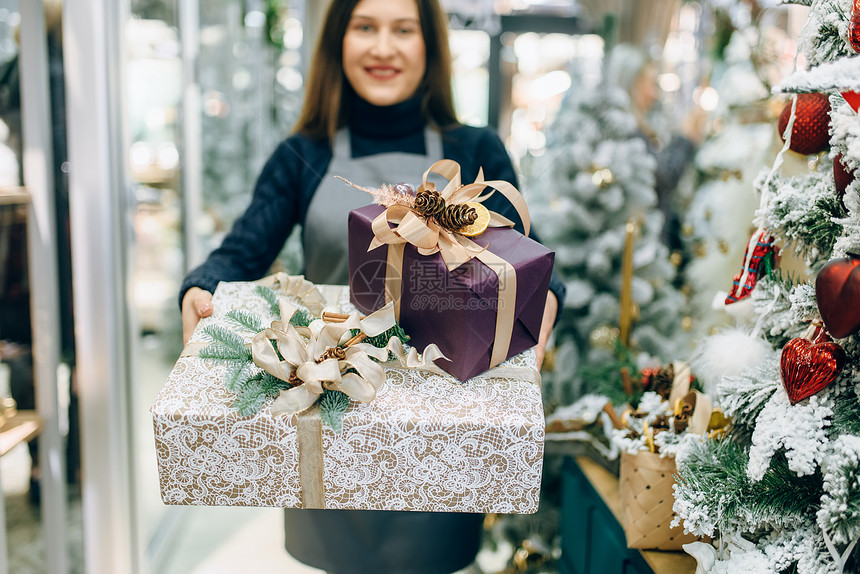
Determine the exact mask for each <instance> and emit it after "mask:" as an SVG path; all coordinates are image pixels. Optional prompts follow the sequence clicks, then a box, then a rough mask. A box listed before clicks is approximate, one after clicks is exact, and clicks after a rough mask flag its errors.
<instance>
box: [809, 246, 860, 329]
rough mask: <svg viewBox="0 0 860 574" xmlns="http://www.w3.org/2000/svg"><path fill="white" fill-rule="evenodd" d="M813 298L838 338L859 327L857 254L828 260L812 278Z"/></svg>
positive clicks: (858, 269)
mask: <svg viewBox="0 0 860 574" xmlns="http://www.w3.org/2000/svg"><path fill="white" fill-rule="evenodd" d="M815 299H816V300H817V301H818V312H819V313H821V318H822V319H824V326H825V327H827V330H828V331H829V332H830V334H831V335H832V336H834V337H836V338H837V339H841V338H842V337H847V336H848V335H850V334H852V333H855V332H856V331H857V330H858V329H860V257H858V256H856V255H849V256H848V257H842V258H839V259H833V260H831V261H828V262H827V263H826V264H825V265H824V267H822V268H821V271H819V272H818V276H817V277H816V278H815Z"/></svg>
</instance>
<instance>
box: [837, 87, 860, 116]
mask: <svg viewBox="0 0 860 574" xmlns="http://www.w3.org/2000/svg"><path fill="white" fill-rule="evenodd" d="M840 93H841V94H842V97H843V98H845V101H846V102H848V105H849V106H851V109H852V110H854V111H855V112H856V111H860V93H857V92H840Z"/></svg>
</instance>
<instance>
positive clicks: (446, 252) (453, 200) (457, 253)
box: [344, 159, 531, 367]
mask: <svg viewBox="0 0 860 574" xmlns="http://www.w3.org/2000/svg"><path fill="white" fill-rule="evenodd" d="M431 173H436V174H438V175H441V176H442V177H444V178H445V179H447V180H448V184H447V185H446V186H445V188H444V189H443V190H442V191H441V192H439V193H440V195H441V197H442V199H444V201H445V204H446V205H457V204H461V203H466V202H479V203H482V202H484V201H485V200H486V199H487V198H489V197H490V196H491V195H492V194H493V193H494V191H498V192H500V193H501V194H502V195H504V196H505V197H506V198H507V199H508V201H510V202H511V204H512V205H513V206H514V209H516V211H517V214H518V215H519V216H520V219H521V220H522V222H523V228H524V231H525V234H526V235H528V233H529V229H530V228H531V218H530V217H529V211H528V208H527V207H526V202H525V199H523V196H522V195H521V194H520V192H519V191H517V188H515V187H514V186H513V185H511V184H510V183H509V182H507V181H502V180H490V181H485V180H484V171H483V169H481V170H479V172H478V177H477V179H476V180H475V182H474V183H470V184H466V185H462V184H461V178H460V164H458V163H457V162H455V161H452V160H449V159H443V160H440V161H437V162H436V163H434V164H433V165H431V166H430V168H429V169H428V170H427V171H425V172H424V176H423V182H422V184H421V186H420V187H419V188H418V190H417V191H419V192H420V191H421V190H422V189H430V188H433V184H432V183H429V182H428V181H427V177H428V176H429V175H430V174H431ZM344 181H346V180H344ZM347 183H349V184H350V185H353V187H356V188H357V189H362V190H364V188H362V187H359V186H356V185H355V184H352V183H351V182H347ZM486 187H490V188H492V189H493V190H494V191H491V192H490V193H487V194H486V195H479V194H480V193H481V192H482V191H483V190H484V188H486ZM364 191H368V190H364ZM488 211H489V210H488ZM489 214H490V222H489V224H488V227H513V226H514V223H513V222H512V221H511V220H509V219H507V218H505V217H503V216H502V215H499V214H498V213H496V212H494V211H489ZM392 224H393V225H394V227H391V225H392ZM371 228H372V230H373V234H374V237H373V240H372V241H371V243H370V246H369V247H368V249H367V250H368V251H371V250H373V249H376V248H377V247H381V246H382V245H388V254H387V272H386V277H385V299H386V301H393V302H394V315H395V317H396V318H397V319H399V318H400V294H401V290H402V270H403V252H404V248H405V246H406V244H407V243H409V244H412V245H414V246H415V247H416V248H417V249H418V253H420V254H421V255H432V254H434V253H439V254H440V255H441V257H442V260H443V261H444V262H445V265H446V266H447V267H448V270H449V271H453V270H454V269H456V268H457V267H459V266H460V265H462V264H464V263H466V262H467V261H469V260H470V259H473V258H476V259H478V260H479V261H481V262H482V263H483V264H484V265H486V266H487V267H488V268H490V269H491V270H492V271H493V272H494V273H495V274H496V275H497V276H498V279H499V296H498V297H499V302H498V308H497V309H498V310H497V316H496V327H495V334H494V338H493V341H494V343H493V350H492V353H491V355H490V365H489V366H490V367H494V366H496V365H498V364H499V363H501V362H502V361H504V360H505V359H506V358H507V356H508V350H509V348H510V343H511V336H512V335H513V328H514V321H515V318H516V317H515V314H514V309H515V308H516V301H517V276H516V270H515V269H514V267H513V265H511V264H510V263H508V262H507V261H505V260H504V259H503V258H501V257H499V256H498V255H495V254H494V253H492V252H490V251H489V250H488V249H487V248H485V247H482V246H480V245H478V244H477V243H475V242H474V241H472V240H471V239H469V238H468V237H465V236H464V235H461V234H460V233H457V232H455V231H451V230H449V229H446V228H444V227H442V226H440V225H439V224H438V222H436V220H435V219H434V218H432V217H423V216H422V215H420V214H419V213H418V212H417V211H416V210H415V209H413V208H410V207H409V206H407V205H402V204H394V205H388V206H386V209H385V211H384V212H382V213H381V214H379V215H378V216H377V217H376V219H374V220H373V223H372V224H371Z"/></svg>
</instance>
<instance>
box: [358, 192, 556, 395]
mask: <svg viewBox="0 0 860 574" xmlns="http://www.w3.org/2000/svg"><path fill="white" fill-rule="evenodd" d="M383 211H385V208H384V207H383V206H381V205H369V206H367V207H362V208H360V209H355V210H353V211H351V212H350V214H349V287H350V299H351V301H352V304H353V305H355V306H356V308H357V309H359V310H360V311H361V312H362V313H371V312H373V311H375V310H377V309H379V308H380V307H382V306H383V305H384V304H385V277H386V271H387V266H388V263H387V254H388V249H389V246H388V245H382V246H381V247H378V248H376V249H374V250H372V251H368V250H367V248H368V246H369V245H370V242H371V241H372V240H373V230H372V229H371V224H372V223H373V220H374V219H375V218H376V217H377V216H378V215H379V214H381V213H382V212H383ZM471 239H472V240H473V241H474V242H475V243H477V244H478V245H480V246H482V247H485V246H488V250H489V251H491V252H492V253H494V254H496V255H498V256H499V257H501V258H502V259H504V260H505V261H507V262H508V263H510V264H511V265H512V266H513V268H514V270H515V271H516V304H515V309H514V318H515V319H514V325H513V332H512V335H511V342H510V346H509V348H508V352H507V357H512V356H514V355H516V354H518V353H521V352H522V351H524V350H526V349H528V348H530V347H533V346H534V345H535V344H536V343H537V341H538V336H539V334H540V325H541V320H542V318H543V309H544V305H545V303H546V296H547V291H548V289H549V280H550V275H551V274H552V265H553V259H554V253H553V252H552V251H551V250H549V249H547V248H546V247H544V246H543V245H541V244H540V243H538V242H537V241H534V240H532V239H530V238H528V237H526V236H525V235H523V234H522V233H520V232H518V231H514V230H513V229H510V228H489V229H487V230H486V231H485V232H484V233H482V234H481V235H479V236H477V237H473V238H471ZM401 286H402V290H401V295H400V318H399V323H400V326H401V327H402V328H403V330H404V331H406V333H407V334H409V336H410V337H411V341H410V343H411V344H412V345H413V346H415V347H418V348H423V347H425V346H426V345H428V344H430V343H435V344H436V345H437V346H438V347H439V349H440V350H441V351H442V352H443V353H444V354H445V356H446V357H448V358H449V359H450V361H445V360H442V359H440V360H439V361H437V363H436V364H437V365H439V366H440V367H442V368H443V369H445V370H446V371H448V372H449V373H451V374H452V375H454V376H455V377H457V378H458V379H460V380H461V381H465V380H467V379H469V378H471V377H474V376H475V375H477V374H480V373H482V372H484V371H486V370H487V369H489V368H490V367H491V366H492V365H490V357H491V353H492V349H493V344H494V337H495V327H496V315H497V307H498V305H499V297H498V293H499V277H498V275H497V274H496V273H495V272H494V271H493V270H492V269H490V268H489V267H487V266H486V265H485V264H484V263H482V262H480V261H478V260H477V259H471V260H470V261H468V262H466V263H464V264H463V265H461V266H459V267H457V268H456V269H454V270H453V271H448V268H447V266H446V265H445V262H444V261H443V260H442V256H441V255H440V254H439V253H436V254H434V255H427V256H424V255H420V254H419V253H418V250H417V249H416V248H415V247H414V246H413V245H409V244H407V245H406V248H405V251H404V255H403V267H402V279H401Z"/></svg>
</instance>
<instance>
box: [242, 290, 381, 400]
mask: <svg viewBox="0 0 860 574" xmlns="http://www.w3.org/2000/svg"><path fill="white" fill-rule="evenodd" d="M279 305H280V309H281V320H280V321H272V325H271V327H269V328H268V329H266V330H264V331H260V332H259V333H257V334H256V335H255V336H254V338H253V340H252V341H251V357H252V358H253V360H254V363H255V364H256V365H257V366H258V367H260V368H262V369H263V370H265V371H266V372H267V373H269V374H271V375H273V376H275V377H277V378H279V379H281V380H282V381H287V382H290V383H291V384H293V385H294V386H293V387H292V388H290V389H288V390H284V391H281V393H280V395H279V396H278V398H277V399H275V402H274V403H272V414H273V415H278V414H281V413H288V414H293V413H298V412H301V411H303V410H305V409H307V408H308V407H310V406H311V405H313V404H314V403H315V402H316V401H317V399H319V397H320V395H322V393H323V391H324V390H326V389H328V390H333V391H341V392H343V393H345V394H347V395H349V397H351V398H353V399H355V400H357V401H360V402H363V403H367V402H370V401H372V400H373V399H374V398H375V397H376V391H377V389H379V387H380V386H381V385H382V383H383V382H385V373H383V371H382V367H380V366H379V364H378V363H375V362H373V361H372V360H370V357H374V358H375V359H377V360H379V361H384V360H385V359H387V358H388V351H387V350H385V349H379V348H377V347H374V346H373V345H368V344H366V343H358V344H354V345H350V346H348V347H345V348H344V347H340V346H339V345H341V344H342V343H343V342H344V341H343V338H344V335H345V334H348V333H349V331H350V330H351V329H362V330H363V331H364V332H365V333H367V334H368V335H369V336H374V335H378V334H380V333H382V332H384V331H386V330H387V329H389V328H391V327H393V326H394V314H393V313H392V311H391V309H390V307H388V306H387V307H383V308H382V309H380V310H379V311H377V312H376V313H374V314H373V315H371V316H369V317H367V319H366V320H360V319H359V318H358V314H357V313H356V314H354V315H351V316H350V319H349V320H347V321H344V322H342V323H327V324H326V325H325V326H323V328H322V329H321V330H320V332H319V333H318V334H315V333H314V332H313V331H312V330H311V329H309V328H308V327H295V326H293V325H290V324H289V320H290V318H291V317H292V316H293V314H294V313H295V312H296V307H294V306H293V305H292V304H291V303H289V302H288V301H287V300H286V299H281V300H280V302H279ZM272 340H274V341H275V344H276V345H277V351H276V350H275V348H274V347H273V346H272V344H271V341H272ZM279 354H280V356H278V355H279ZM350 369H354V370H355V371H356V372H348V373H347V372H344V371H347V370H350Z"/></svg>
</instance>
